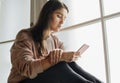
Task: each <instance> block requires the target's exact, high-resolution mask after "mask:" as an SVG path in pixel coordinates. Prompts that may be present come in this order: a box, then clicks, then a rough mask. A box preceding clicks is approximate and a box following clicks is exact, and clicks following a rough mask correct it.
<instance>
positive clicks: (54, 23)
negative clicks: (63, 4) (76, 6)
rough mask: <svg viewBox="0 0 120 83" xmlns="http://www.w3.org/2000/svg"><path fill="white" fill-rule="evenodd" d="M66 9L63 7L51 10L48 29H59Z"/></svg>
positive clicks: (65, 15) (65, 14)
mask: <svg viewBox="0 0 120 83" xmlns="http://www.w3.org/2000/svg"><path fill="white" fill-rule="evenodd" d="M67 14H68V12H67V10H66V9H65V8H61V9H58V10H56V11H54V12H53V14H52V19H51V20H50V29H51V30H52V31H55V32H57V31H59V30H60V28H61V26H62V25H63V23H64V21H65V18H66V17H67Z"/></svg>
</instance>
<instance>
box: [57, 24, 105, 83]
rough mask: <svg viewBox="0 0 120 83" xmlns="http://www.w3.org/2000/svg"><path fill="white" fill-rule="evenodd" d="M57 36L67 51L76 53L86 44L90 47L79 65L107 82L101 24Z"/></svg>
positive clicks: (64, 32)
mask: <svg viewBox="0 0 120 83" xmlns="http://www.w3.org/2000/svg"><path fill="white" fill-rule="evenodd" d="M56 34H57V35H58V37H59V38H60V39H61V40H62V41H63V42H64V45H65V48H66V50H74V51H76V50H77V49H78V48H79V47H80V46H81V45H82V44H84V43H86V44H88V45H90V47H89V48H88V49H87V50H86V51H85V52H84V53H83V54H82V55H81V56H82V57H81V58H80V59H78V61H77V63H78V64H79V65H80V66H81V67H83V69H85V70H86V71H88V72H90V73H91V74H93V75H94V76H96V77H98V78H99V79H101V80H102V81H104V83H105V82H106V81H105V65H104V53H103V43H102V32H101V26H100V23H97V24H93V25H89V26H86V27H81V28H78V29H73V30H69V31H62V32H59V33H56Z"/></svg>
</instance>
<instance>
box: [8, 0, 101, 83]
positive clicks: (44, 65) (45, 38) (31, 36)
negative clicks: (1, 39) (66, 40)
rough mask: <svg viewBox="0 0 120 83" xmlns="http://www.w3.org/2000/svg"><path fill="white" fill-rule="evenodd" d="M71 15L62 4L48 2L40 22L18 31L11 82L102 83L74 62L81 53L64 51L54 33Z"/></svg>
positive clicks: (12, 51) (9, 82)
mask: <svg viewBox="0 0 120 83" xmlns="http://www.w3.org/2000/svg"><path fill="white" fill-rule="evenodd" d="M68 12H69V11H68V8H67V6H66V5H65V4H64V3H63V2H60V1H58V0H49V1H48V2H47V3H46V4H45V5H44V6H43V8H42V10H41V13H40V16H39V18H38V21H37V23H36V24H35V25H33V26H31V27H30V28H28V29H23V30H21V31H19V33H18V34H17V36H16V39H15V41H14V44H13V46H12V47H11V50H10V52H11V63H12V69H11V72H10V75H9V77H8V83H101V81H100V80H98V79H97V78H96V77H94V76H92V75H90V74H89V73H87V72H86V71H84V70H83V69H82V68H81V67H80V66H78V65H77V64H76V63H75V60H76V59H77V58H78V57H79V56H80V53H79V52H78V53H76V52H74V51H73V52H65V51H64V46H63V43H62V42H61V41H60V40H59V39H58V38H57V37H56V36H55V35H54V34H52V33H53V32H57V31H59V30H60V28H61V26H62V24H63V23H64V20H65V18H66V17H67V14H68Z"/></svg>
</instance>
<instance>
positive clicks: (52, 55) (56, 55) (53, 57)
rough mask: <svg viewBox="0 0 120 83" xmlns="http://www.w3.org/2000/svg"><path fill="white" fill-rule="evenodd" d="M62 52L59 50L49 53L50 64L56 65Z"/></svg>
mask: <svg viewBox="0 0 120 83" xmlns="http://www.w3.org/2000/svg"><path fill="white" fill-rule="evenodd" d="M62 52H63V51H62V50H61V49H54V50H52V51H51V52H50V63H52V64H56V63H58V62H59V61H60V58H61V56H62Z"/></svg>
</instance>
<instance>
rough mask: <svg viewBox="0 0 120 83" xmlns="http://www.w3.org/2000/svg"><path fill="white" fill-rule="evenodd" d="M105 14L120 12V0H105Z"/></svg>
mask: <svg viewBox="0 0 120 83" xmlns="http://www.w3.org/2000/svg"><path fill="white" fill-rule="evenodd" d="M103 1H104V8H105V15H108V14H112V13H116V12H120V0H103Z"/></svg>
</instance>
